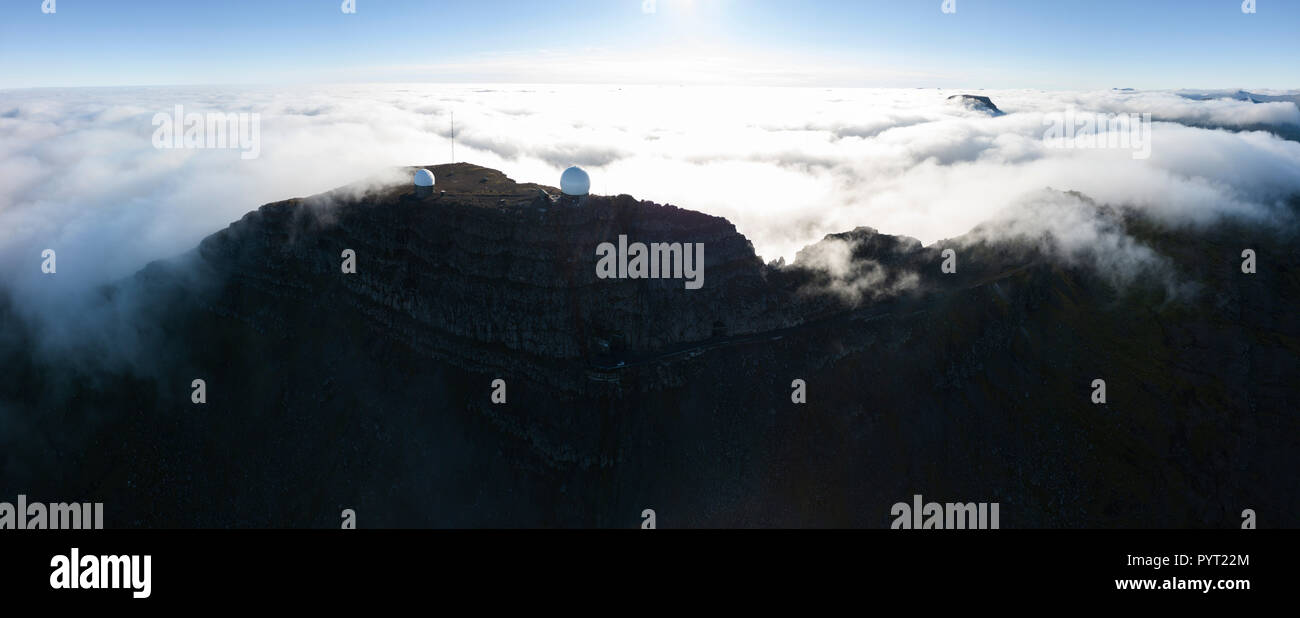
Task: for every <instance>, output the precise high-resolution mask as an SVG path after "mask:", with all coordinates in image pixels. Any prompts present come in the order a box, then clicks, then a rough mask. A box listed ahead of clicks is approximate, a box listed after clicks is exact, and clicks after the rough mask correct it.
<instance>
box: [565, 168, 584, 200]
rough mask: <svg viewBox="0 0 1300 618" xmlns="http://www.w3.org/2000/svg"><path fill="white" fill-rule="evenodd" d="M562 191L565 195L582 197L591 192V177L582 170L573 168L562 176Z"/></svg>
mask: <svg viewBox="0 0 1300 618" xmlns="http://www.w3.org/2000/svg"><path fill="white" fill-rule="evenodd" d="M560 191H562V192H564V194H565V195H575V196H582V195H586V194H587V193H588V192H589V191H591V177H590V176H588V175H587V172H584V171H582V169H581V168H578V167H571V168H569V169H567V170H564V173H563V174H561V175H560Z"/></svg>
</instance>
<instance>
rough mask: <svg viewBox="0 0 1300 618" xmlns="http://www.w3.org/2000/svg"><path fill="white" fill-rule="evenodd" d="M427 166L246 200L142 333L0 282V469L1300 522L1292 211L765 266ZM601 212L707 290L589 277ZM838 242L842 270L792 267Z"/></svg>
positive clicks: (517, 498)
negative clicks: (1124, 236) (1127, 269)
mask: <svg viewBox="0 0 1300 618" xmlns="http://www.w3.org/2000/svg"><path fill="white" fill-rule="evenodd" d="M430 169H432V170H433V171H434V172H435V174H436V176H437V179H438V182H437V185H436V187H435V189H436V190H437V191H438V192H435V193H433V194H430V195H417V194H416V193H415V191H414V189H413V188H412V187H407V186H397V187H388V188H384V189H379V190H373V191H369V192H365V193H360V194H359V193H357V192H356V191H355V190H350V189H341V190H339V191H335V192H333V193H329V194H324V195H320V196H314V197H312V198H306V199H295V200H288V201H284V202H278V203H273V204H267V205H265V206H263V207H261V208H260V209H258V210H256V211H254V212H250V213H249V214H248V215H246V216H245V217H244V218H243V219H241V220H239V221H237V222H235V223H234V224H232V225H231V226H230V227H229V228H227V229H225V230H222V231H220V232H218V233H216V234H213V235H212V236H210V237H209V238H207V239H206V240H204V241H203V242H202V243H201V244H200V245H199V247H197V248H196V249H195V250H194V251H192V252H191V253H189V254H186V255H184V256H180V257H178V258H176V259H173V260H168V261H163V262H158V263H154V264H151V265H150V266H149V267H147V268H145V269H143V270H142V271H141V272H139V273H138V274H137V275H136V276H135V277H134V278H132V279H129V280H126V281H122V282H120V283H119V284H117V285H115V286H113V287H111V288H109V289H106V290H104V291H103V293H102V296H101V298H100V300H99V301H98V307H97V308H92V309H91V310H92V311H103V312H108V313H112V314H114V315H120V316H123V317H121V320H122V321H123V322H122V323H118V324H117V325H116V326H115V327H114V328H115V331H114V332H119V331H122V330H125V331H127V332H130V333H131V334H132V338H131V341H132V345H130V346H123V345H116V347H115V348H114V349H115V351H116V352H117V354H114V355H108V354H102V356H104V358H102V359H101V358H98V357H97V354H99V353H98V352H96V350H97V349H98V348H95V347H94V346H93V345H91V344H90V343H87V348H86V349H87V352H86V355H85V356H84V357H82V358H80V360H78V361H77V362H67V361H65V360H61V359H58V358H53V357H52V356H51V355H50V354H47V353H44V352H42V346H41V345H40V344H39V340H40V332H39V329H38V328H36V327H34V326H33V325H31V324H30V323H28V322H27V321H26V320H24V319H22V318H21V317H20V315H19V313H18V312H16V311H13V310H11V309H10V308H9V307H10V305H9V303H10V300H9V299H3V298H0V327H2V328H3V330H2V331H0V332H2V333H3V336H2V337H0V362H2V363H3V366H4V368H5V372H4V374H3V376H0V420H3V422H4V425H3V427H0V496H11V497H12V496H14V495H17V494H18V493H26V494H28V495H30V496H33V498H32V499H33V500H36V499H41V500H46V501H50V502H55V501H65V500H66V501H74V500H75V501H83V500H94V501H102V502H104V503H105V513H106V519H107V525H108V526H109V527H209V526H213V527H227V526H234V527H299V526H319V527H336V526H337V525H338V524H339V513H340V511H341V510H342V509H345V508H351V509H355V510H356V512H357V514H358V522H359V525H360V526H362V527H381V526H407V527H428V526H432V527H551V526H560V527H593V526H595V527H606V526H608V527H635V526H637V525H638V524H639V522H640V514H641V512H642V510H643V509H645V508H653V509H655V510H656V511H657V519H658V524H659V526H660V527H691V526H811V527H823V526H852V527H887V526H888V525H889V523H890V520H891V517H890V506H891V505H892V504H893V503H895V502H899V501H906V500H909V499H910V497H911V496H912V495H913V494H917V493H919V494H922V495H924V496H925V498H926V499H927V500H936V501H963V502H965V501H975V502H999V503H1000V504H1001V524H1002V527H1004V528H1010V527H1215V528H1229V527H1238V526H1239V522H1240V517H1239V514H1240V512H1241V510H1242V509H1245V508H1251V509H1255V510H1256V511H1257V513H1258V514H1259V521H1260V525H1261V526H1267V527H1277V526H1292V527H1294V526H1297V525H1300V515H1297V514H1298V513H1300V487H1297V483H1300V478H1298V477H1297V476H1296V475H1295V474H1294V470H1295V469H1296V467H1297V464H1298V463H1300V448H1298V447H1300V416H1298V415H1297V413H1296V410H1297V403H1298V402H1297V399H1298V398H1297V392H1298V389H1297V387H1296V386H1295V383H1294V379H1295V368H1296V358H1297V352H1298V344H1300V339H1298V338H1297V337H1298V335H1300V333H1298V332H1297V331H1298V330H1300V328H1298V325H1297V321H1296V320H1295V319H1294V313H1293V307H1294V306H1295V302H1296V300H1297V293H1298V292H1300V280H1298V279H1297V271H1296V267H1295V265H1296V264H1297V263H1300V255H1298V254H1297V253H1298V252H1297V249H1296V245H1295V237H1294V234H1293V232H1292V231H1291V230H1290V228H1289V227H1287V226H1262V225H1247V224H1237V223H1224V224H1223V225H1222V226H1220V227H1218V228H1215V229H1213V230H1210V231H1205V230H1192V229H1183V230H1169V229H1166V228H1164V227H1161V226H1158V225H1155V224H1154V223H1152V222H1150V221H1147V220H1145V219H1143V218H1141V217H1138V216H1136V215H1134V214H1133V213H1126V212H1121V211H1107V212H1106V214H1105V216H1107V217H1109V218H1110V220H1111V221H1112V222H1113V224H1114V225H1116V226H1120V227H1122V228H1123V229H1125V230H1126V231H1127V233H1128V234H1130V235H1132V236H1133V237H1135V238H1137V239H1140V240H1141V241H1142V242H1143V243H1145V244H1146V245H1147V246H1149V247H1151V248H1152V249H1153V250H1154V251H1156V252H1157V253H1158V254H1159V255H1161V256H1163V259H1165V260H1166V262H1167V263H1168V264H1169V265H1170V269H1171V271H1172V272H1173V273H1175V274H1176V275H1177V276H1178V278H1179V279H1180V280H1184V281H1188V282H1192V283H1194V284H1195V285H1194V286H1193V288H1194V290H1195V291H1194V292H1191V293H1189V294H1188V295H1186V296H1172V295H1171V292H1170V290H1169V287H1168V286H1167V285H1165V282H1162V281H1157V280H1156V279H1154V278H1152V279H1139V280H1137V281H1135V282H1131V283H1129V284H1127V285H1123V286H1117V285H1115V284H1114V283H1113V282H1112V281H1111V280H1110V279H1109V278H1108V277H1107V276H1106V273H1102V272H1097V271H1096V270H1095V269H1093V268H1091V267H1089V266H1084V265H1078V264H1073V265H1072V264H1069V263H1062V261H1060V260H1058V259H1054V258H1052V257H1051V255H1050V254H1049V253H1047V252H1045V251H1044V249H1043V247H1044V245H1042V244H1041V243H1040V242H1028V241H1026V242H1015V241H991V240H979V239H980V238H982V236H980V235H978V234H972V235H971V236H969V237H966V238H964V239H956V240H953V241H951V242H946V243H938V244H936V245H933V246H930V247H924V246H922V245H921V244H920V243H919V242H916V241H915V240H912V239H907V238H902V237H894V236H888V235H883V234H880V233H878V232H876V231H875V230H871V229H869V228H859V229H857V230H853V231H849V232H845V233H843V234H839V235H835V236H832V237H828V238H827V240H826V241H823V243H822V244H821V245H817V246H814V247H810V248H809V249H805V252H806V255H804V256H801V258H800V259H799V260H796V262H795V264H794V265H792V266H784V265H775V264H774V265H766V264H764V263H763V262H762V261H761V259H760V258H758V257H757V256H756V255H755V254H754V251H753V248H752V247H751V245H750V243H749V241H748V240H746V239H745V238H744V237H743V236H742V235H740V234H739V233H738V232H737V231H736V229H735V227H734V226H733V225H731V224H730V223H729V222H727V221H726V220H724V219H721V218H718V217H713V216H708V215H704V214H701V213H697V212H692V211H689V210H684V209H680V208H676V207H673V206H660V205H656V204H652V203H648V202H642V201H638V200H636V199H633V198H632V197H629V196H625V195H623V196H617V197H604V196H590V197H588V198H585V199H584V200H581V201H577V200H558V201H557V200H554V199H551V198H549V197H547V196H545V195H542V194H541V191H543V190H545V191H548V192H549V193H550V194H551V195H556V194H558V191H556V190H554V189H551V188H546V187H540V186H537V185H525V184H516V183H515V182H513V181H511V180H509V179H507V178H505V177H504V176H503V175H501V174H500V173H499V172H495V171H493V170H489V169H485V168H481V167H476V166H472V165H467V164H457V165H447V166H433V167H431V168H430ZM441 192H445V193H441ZM619 234H627V235H628V236H629V237H631V238H632V239H633V240H640V241H644V242H660V241H677V242H693V243H698V242H702V243H704V244H705V247H706V252H705V259H706V266H705V273H706V276H705V285H704V287H703V289H700V290H694V291H692V290H686V289H684V288H683V285H682V282H681V281H680V280H671V279H669V280H601V279H597V278H596V275H595V263H596V256H595V251H594V250H595V247H596V245H597V244H599V243H601V242H605V241H614V240H616V238H617V236H618V235H619ZM832 246H840V247H849V248H850V252H851V257H852V259H851V261H850V262H849V265H850V266H849V270H848V274H847V275H844V276H840V277H838V278H837V276H836V275H835V274H833V273H828V272H824V271H822V270H816V269H809V268H805V267H803V266H801V264H804V263H805V262H806V261H807V260H805V259H804V258H806V257H807V258H809V259H811V257H810V256H812V255H813V254H814V253H817V252H818V251H822V250H824V249H825V248H827V247H832ZM1243 247H1250V248H1252V249H1254V250H1255V251H1257V252H1258V255H1259V256H1260V257H1259V260H1260V268H1259V272H1258V273H1257V274H1253V275H1244V274H1242V273H1241V270H1240V264H1241V257H1240V254H1241V251H1242V249H1243ZM944 248H956V249H957V251H958V255H959V259H960V268H959V269H958V273H957V274H953V275H944V274H941V273H940V263H941V262H942V261H943V258H942V256H941V255H940V252H941V251H942V250H943V249H944ZM344 249H352V250H354V251H356V254H357V271H358V272H357V273H356V274H353V275H345V274H342V273H341V272H340V268H339V266H340V263H341V261H342V260H341V258H340V253H341V252H342V251H343V250H344ZM809 252H810V253H809ZM845 277H847V280H850V281H869V282H870V283H871V285H869V286H866V287H859V288H856V289H855V293H844V289H843V288H844V287H845V286H844V285H843V283H844V280H845ZM123 324H124V325H125V327H124V326H123ZM109 356H113V357H114V358H109ZM117 356H121V357H123V358H125V360H120V359H117V358H116V357H117ZM195 378H202V379H204V380H206V382H207V389H208V403H206V404H204V405H195V404H193V403H191V401H190V395H191V389H190V384H191V381H192V380H193V379H195ZM496 378H501V379H504V380H506V382H507V384H508V397H509V399H508V403H506V404H504V405H494V404H492V403H491V402H490V400H489V396H490V393H491V390H492V389H491V386H490V384H491V382H492V380H494V379H496ZM1095 378H1103V379H1105V380H1106V382H1107V395H1108V399H1109V401H1108V403H1106V404H1104V405H1095V404H1093V403H1092V402H1091V401H1090V395H1091V392H1092V389H1091V383H1092V381H1093V380H1094V379H1095ZM795 379H802V380H805V381H806V382H807V388H808V403H807V404H805V405H797V404H794V403H792V402H791V398H790V394H791V382H792V380H795Z"/></svg>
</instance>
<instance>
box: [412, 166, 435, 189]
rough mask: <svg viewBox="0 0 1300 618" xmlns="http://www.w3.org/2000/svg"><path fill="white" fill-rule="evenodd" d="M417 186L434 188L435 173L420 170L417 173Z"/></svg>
mask: <svg viewBox="0 0 1300 618" xmlns="http://www.w3.org/2000/svg"><path fill="white" fill-rule="evenodd" d="M415 186H417V187H432V186H433V172H430V171H429V170H419V171H417V172H416V173H415Z"/></svg>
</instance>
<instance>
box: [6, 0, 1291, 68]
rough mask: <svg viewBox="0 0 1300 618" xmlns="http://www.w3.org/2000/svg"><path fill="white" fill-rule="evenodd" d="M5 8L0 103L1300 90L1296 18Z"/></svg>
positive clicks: (1198, 11)
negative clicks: (480, 86)
mask: <svg viewBox="0 0 1300 618" xmlns="http://www.w3.org/2000/svg"><path fill="white" fill-rule="evenodd" d="M55 2H56V3H55V9H56V12H55V13H53V14H45V13H43V12H42V10H41V9H42V0H0V88H16V87H32V86H115V85H123V86H125V85H159V84H237V83H294V82H343V81H433V82H475V81H485V82H491V81H511V82H587V83H593V82H618V83H728V84H758V85H773V84H774V85H817V86H904V87H911V86H936V87H961V88H976V87H985V88H1044V89H1093V88H1110V87H1134V88H1183V87H1185V88H1237V87H1242V88H1300V35H1297V33H1298V32H1300V0H1257V2H1256V7H1257V13H1255V14H1244V13H1243V12H1242V8H1241V5H1242V3H1241V0H1127V1H1121V0H1052V1H1048V0H955V5H956V9H957V10H956V12H955V13H952V14H944V13H943V12H942V11H941V5H942V0H657V1H656V2H655V4H656V7H655V8H656V10H655V12H654V13H646V12H645V11H643V9H642V6H643V0H544V1H543V0H527V1H523V0H516V1H503V0H475V1H472V2H467V1H463V0H462V1H443V0H436V1H432V0H423V1H419V0H356V7H357V11H356V13H355V14H344V13H343V11H342V10H341V5H342V1H341V0H275V1H270V0H221V1H199V0H191V1H186V2H175V1H170V0H167V1H165V0H55Z"/></svg>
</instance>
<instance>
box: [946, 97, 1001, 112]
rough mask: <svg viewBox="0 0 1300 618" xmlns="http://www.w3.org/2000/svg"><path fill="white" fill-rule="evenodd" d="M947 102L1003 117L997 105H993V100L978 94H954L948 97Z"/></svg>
mask: <svg viewBox="0 0 1300 618" xmlns="http://www.w3.org/2000/svg"><path fill="white" fill-rule="evenodd" d="M948 100H949V101H953V102H955V103H959V104H961V105H964V106H965V107H966V108H967V109H971V110H975V111H979V112H984V113H986V114H988V115H990V116H1003V115H1005V114H1004V113H1003V112H1002V110H1000V109H998V106H997V105H994V104H993V99H990V98H988V97H986V96H981V95H978V94H954V95H952V96H950V97H948Z"/></svg>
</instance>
